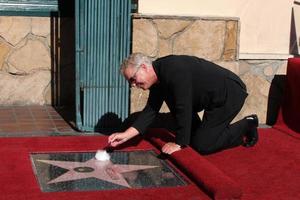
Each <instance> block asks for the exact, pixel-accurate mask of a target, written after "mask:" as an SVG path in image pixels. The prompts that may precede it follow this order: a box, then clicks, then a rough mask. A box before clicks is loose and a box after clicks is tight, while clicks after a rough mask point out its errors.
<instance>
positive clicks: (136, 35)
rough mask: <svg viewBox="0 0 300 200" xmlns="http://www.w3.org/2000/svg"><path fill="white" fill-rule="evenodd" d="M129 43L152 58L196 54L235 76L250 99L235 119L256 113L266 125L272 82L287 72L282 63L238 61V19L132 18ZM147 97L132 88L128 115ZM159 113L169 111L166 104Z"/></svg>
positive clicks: (144, 93)
mask: <svg viewBox="0 0 300 200" xmlns="http://www.w3.org/2000/svg"><path fill="white" fill-rule="evenodd" d="M132 42H133V44H132V52H142V53H145V54H146V55H149V56H150V57H152V58H153V59H155V58H158V57H161V56H165V55H169V54H186V55H195V56H198V57H202V58H205V59H207V60H210V61H212V62H215V63H216V64H219V65H221V66H223V67H224V68H227V69H229V70H231V71H233V72H234V73H236V74H238V75H239V76H240V77H241V78H242V80H243V81H244V82H245V83H246V85H247V87H248V93H249V96H248V98H247V100H246V103H245V105H244V107H243V109H242V111H241V112H240V114H239V115H238V116H237V118H236V119H239V118H242V117H243V116H245V115H248V114H251V113H257V114H258V115H259V118H260V121H261V123H265V122H266V113H267V107H268V98H269V89H270V86H271V83H272V80H273V78H274V76H275V75H280V74H285V70H286V61H282V60H238V53H239V52H238V51H239V19H238V18H216V17H176V16H173V17H172V16H168V17H166V16H143V15H135V16H134V19H133V41H132ZM147 97H148V92H145V91H142V90H139V89H131V113H134V112H137V111H140V110H141V109H143V107H144V105H145V103H146V100H147ZM161 112H168V108H167V107H166V105H165V104H164V105H163V107H162V109H161Z"/></svg>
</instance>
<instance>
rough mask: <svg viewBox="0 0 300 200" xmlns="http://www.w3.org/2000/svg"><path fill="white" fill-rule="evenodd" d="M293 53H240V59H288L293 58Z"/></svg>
mask: <svg viewBox="0 0 300 200" xmlns="http://www.w3.org/2000/svg"><path fill="white" fill-rule="evenodd" d="M292 57H294V55H292V54H272V53H240V54H239V59H240V60H287V59H288V58H292Z"/></svg>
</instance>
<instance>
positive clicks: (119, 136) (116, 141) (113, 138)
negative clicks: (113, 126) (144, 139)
mask: <svg viewBox="0 0 300 200" xmlns="http://www.w3.org/2000/svg"><path fill="white" fill-rule="evenodd" d="M128 139H130V138H128V136H127V135H126V133H125V132H123V133H114V134H112V135H110V136H109V137H108V144H110V146H112V147H116V146H118V145H120V144H122V143H124V142H126V141H127V140H128Z"/></svg>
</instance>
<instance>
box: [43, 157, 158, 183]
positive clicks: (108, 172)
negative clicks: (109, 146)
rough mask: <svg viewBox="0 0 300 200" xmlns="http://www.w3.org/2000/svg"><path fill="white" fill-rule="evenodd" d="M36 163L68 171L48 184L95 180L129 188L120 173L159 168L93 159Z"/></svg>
mask: <svg viewBox="0 0 300 200" xmlns="http://www.w3.org/2000/svg"><path fill="white" fill-rule="evenodd" d="M37 161H39V162H43V163H47V164H50V165H54V166H57V167H61V168H64V169H68V170H69V171H68V172H66V173H64V174H63V175H61V176H59V177H57V178H55V179H53V180H51V181H49V182H48V184H51V183H58V182H64V181H71V180H78V179H84V178H97V179H100V180H104V181H108V182H111V183H114V184H117V185H122V186H125V187H129V188H130V185H129V184H128V183H127V181H126V180H125V178H124V177H123V175H122V173H125V172H132V171H138V170H144V169H151V168H155V167H159V166H152V165H124V164H113V163H112V162H111V161H110V160H108V161H99V160H96V159H95V158H92V159H90V160H88V161H86V162H72V161H57V160H37Z"/></svg>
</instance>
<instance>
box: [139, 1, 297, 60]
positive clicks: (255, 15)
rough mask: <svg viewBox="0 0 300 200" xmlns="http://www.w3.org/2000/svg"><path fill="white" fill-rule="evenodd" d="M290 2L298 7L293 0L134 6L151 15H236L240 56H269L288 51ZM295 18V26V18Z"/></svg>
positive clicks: (163, 2) (140, 4) (140, 3)
mask: <svg viewBox="0 0 300 200" xmlns="http://www.w3.org/2000/svg"><path fill="white" fill-rule="evenodd" d="M293 6H294V7H300V5H297V4H294V0H276V1H274V0H263V1H262V0H139V9H138V10H139V13H140V14H152V15H182V16H221V17H239V18H240V21H241V33H240V56H241V57H244V58H247V55H248V54H254V55H257V54H259V57H260V58H263V57H264V55H266V57H268V56H269V57H268V58H271V57H272V56H271V57H270V55H273V54H279V55H282V56H284V55H288V54H289V53H290V52H289V49H290V29H291V12H292V7H293ZM296 15H297V16H298V14H295V16H296ZM299 15H300V13H299ZM296 22H297V27H299V26H300V24H299V23H300V22H299V20H296ZM299 31H300V30H299V28H298V33H299ZM298 38H299V34H298Z"/></svg>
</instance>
